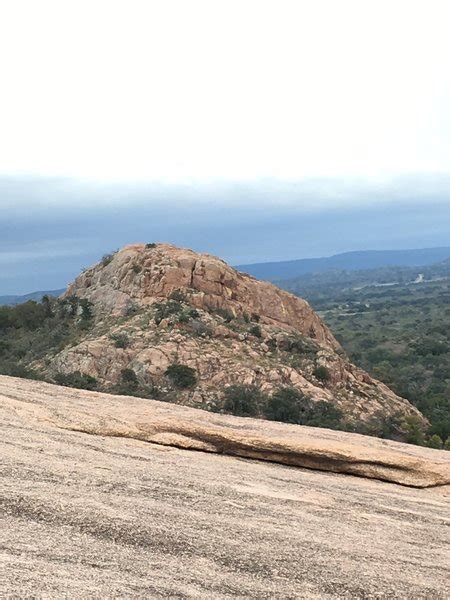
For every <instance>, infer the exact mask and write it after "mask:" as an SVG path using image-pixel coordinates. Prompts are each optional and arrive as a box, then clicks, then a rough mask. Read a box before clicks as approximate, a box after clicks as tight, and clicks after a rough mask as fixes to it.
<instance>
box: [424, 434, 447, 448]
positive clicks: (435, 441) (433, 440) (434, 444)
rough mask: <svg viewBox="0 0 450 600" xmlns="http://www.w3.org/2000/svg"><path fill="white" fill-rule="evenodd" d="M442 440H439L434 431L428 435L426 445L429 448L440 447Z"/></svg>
mask: <svg viewBox="0 0 450 600" xmlns="http://www.w3.org/2000/svg"><path fill="white" fill-rule="evenodd" d="M443 445H444V444H443V442H442V440H441V438H440V437H439V436H438V435H437V433H435V434H434V435H432V436H431V437H430V439H429V440H428V442H427V446H428V447H429V448H436V449H438V450H439V449H440V448H442V446H443Z"/></svg>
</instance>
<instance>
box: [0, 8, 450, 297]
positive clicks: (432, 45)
mask: <svg viewBox="0 0 450 600" xmlns="http://www.w3.org/2000/svg"><path fill="white" fill-rule="evenodd" d="M449 22H450V3H449V2H448V0H442V1H441V0H408V1H404V0H395V2H393V1H392V0H389V1H385V0H339V2H336V0H314V2H312V1H311V0H307V1H303V0H293V1H290V0H238V1H236V0H226V1H225V0H189V2H186V1H185V0H145V1H140V0H108V1H103V0H88V1H86V0H56V1H55V0H39V2H36V1H35V0H14V1H8V0H5V1H0V75H1V82H2V94H1V95H0V294H2V293H3V294H6V293H14V292H17V293H23V292H28V291H32V290H34V289H51V288H56V287H63V286H64V285H65V284H66V283H67V282H68V281H69V280H70V279H71V278H73V276H75V275H76V273H77V272H78V271H79V269H80V268H81V267H83V266H86V265H87V264H89V263H90V262H93V261H94V260H97V259H98V257H99V256H101V255H102V254H103V253H105V252H107V251H108V250H111V249H112V248H115V247H118V246H121V245H122V244H124V243H130V242H134V241H148V240H150V241H152V240H154V239H156V240H160V241H169V242H173V243H176V244H179V245H188V246H190V247H193V248H195V249H198V250H205V251H209V252H213V253H215V254H219V255H221V256H222V257H223V258H225V259H227V260H229V261H230V262H232V263H248V262H253V261H258V262H260V261H264V260H282V259H289V258H301V257H307V256H323V255H329V254H333V253H335V252H340V251H347V250H353V249H366V248H374V249H382V248H400V247H405V248H407V247H424V246H439V245H450V218H449V216H450V110H449V107H450V36H448V23H449Z"/></svg>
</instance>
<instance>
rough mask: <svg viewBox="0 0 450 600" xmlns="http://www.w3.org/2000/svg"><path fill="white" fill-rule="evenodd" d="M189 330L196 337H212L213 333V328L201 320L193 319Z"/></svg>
mask: <svg viewBox="0 0 450 600" xmlns="http://www.w3.org/2000/svg"><path fill="white" fill-rule="evenodd" d="M187 328H188V330H190V331H192V333H193V334H194V335H198V336H201V337H211V336H212V333H213V332H212V329H211V327H209V326H208V325H206V323H203V321H200V320H199V319H191V320H190V322H189V325H188V326H187Z"/></svg>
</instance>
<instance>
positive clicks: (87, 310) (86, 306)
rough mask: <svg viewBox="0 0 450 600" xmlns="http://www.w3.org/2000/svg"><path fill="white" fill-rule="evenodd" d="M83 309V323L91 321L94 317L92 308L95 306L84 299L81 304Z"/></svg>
mask: <svg viewBox="0 0 450 600" xmlns="http://www.w3.org/2000/svg"><path fill="white" fill-rule="evenodd" d="M79 305H80V308H81V319H82V320H83V321H90V320H91V319H92V317H93V313H92V307H93V306H94V305H93V304H92V302H91V301H90V300H88V299H87V298H82V299H81V300H80V302H79Z"/></svg>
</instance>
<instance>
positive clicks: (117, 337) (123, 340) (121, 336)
mask: <svg viewBox="0 0 450 600" xmlns="http://www.w3.org/2000/svg"><path fill="white" fill-rule="evenodd" d="M110 339H111V340H112V341H113V342H114V346H115V347H116V348H127V347H128V346H129V345H130V340H129V338H128V336H127V335H125V333H113V334H112V335H111V336H110Z"/></svg>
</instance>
